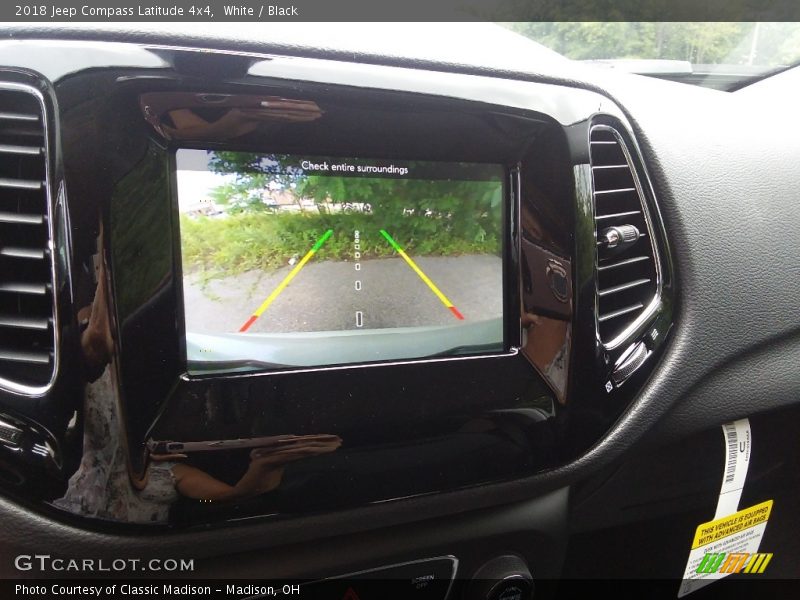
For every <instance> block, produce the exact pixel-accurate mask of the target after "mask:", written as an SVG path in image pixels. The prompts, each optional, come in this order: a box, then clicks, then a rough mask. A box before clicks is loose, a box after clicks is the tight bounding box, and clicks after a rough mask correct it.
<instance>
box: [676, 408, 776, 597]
mask: <svg viewBox="0 0 800 600" xmlns="http://www.w3.org/2000/svg"><path fill="white" fill-rule="evenodd" d="M722 433H723V435H724V436H725V469H724V470H723V472H722V486H721V487H720V491H719V499H718V500H717V510H716V512H715V513H714V518H713V519H712V520H711V521H709V522H708V523H702V524H701V525H699V526H698V527H697V530H696V532H695V537H694V542H693V543H692V549H691V551H690V552H689V559H688V561H687V562H686V569H685V570H684V573H683V582H682V584H681V587H680V589H679V590H678V598H682V597H683V596H685V595H687V594H690V593H692V592H694V591H695V590H698V589H700V588H701V587H703V586H706V585H708V584H709V583H711V582H712V581H715V580H717V579H721V578H723V577H726V576H728V575H730V574H731V573H739V572H747V573H751V572H752V573H754V574H755V573H761V572H763V569H764V568H766V565H767V563H769V560H770V559H771V558H772V555H771V554H770V555H769V557H768V558H765V556H766V555H761V554H759V553H758V549H759V546H760V545H761V538H762V537H764V530H765V529H766V527H767V519H768V518H769V514H770V511H771V510H772V500H768V501H766V502H762V503H761V504H757V505H755V506H751V507H750V508H746V509H744V510H738V508H739V500H740V499H741V497H742V490H743V489H744V483H745V480H746V479H747V469H748V467H749V466H750V451H751V446H752V435H751V430H750V420H749V419H740V420H739V421H734V422H733V423H726V424H725V425H723V426H722Z"/></svg>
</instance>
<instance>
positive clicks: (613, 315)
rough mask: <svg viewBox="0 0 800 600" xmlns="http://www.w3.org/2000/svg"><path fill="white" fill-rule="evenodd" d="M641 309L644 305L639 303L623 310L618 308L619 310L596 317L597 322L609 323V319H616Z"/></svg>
mask: <svg viewBox="0 0 800 600" xmlns="http://www.w3.org/2000/svg"><path fill="white" fill-rule="evenodd" d="M643 308H644V304H642V303H641V302H637V303H636V304H632V305H630V306H626V307H625V308H620V309H619V310H615V311H614V312H610V313H607V314H605V315H599V316H598V317H597V322H598V323H605V322H606V321H610V320H611V319H616V318H617V317H621V316H622V315H627V314H628V313H632V312H633V311H635V310H641V309H643Z"/></svg>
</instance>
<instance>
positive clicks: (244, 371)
mask: <svg viewBox="0 0 800 600" xmlns="http://www.w3.org/2000/svg"><path fill="white" fill-rule="evenodd" d="M11 44H12V46H13V48H11V49H10V50H14V49H16V50H14V51H13V52H12V51H9V52H8V53H6V54H5V55H4V56H7V57H10V58H9V60H11V59H13V60H14V64H13V65H11V64H9V65H6V66H7V67H9V68H7V69H5V70H3V71H2V72H0V80H1V81H2V82H4V83H3V84H2V85H3V86H4V87H3V88H2V89H1V90H0V101H2V102H5V103H6V104H5V105H3V106H0V113H1V114H2V115H3V117H2V118H3V119H5V120H3V122H2V125H3V129H2V130H0V136H3V135H5V136H6V139H0V143H3V144H10V145H13V146H15V147H16V146H25V144H23V143H22V142H24V141H25V140H26V139H28V140H30V139H32V136H34V135H36V136H39V137H38V138H36V139H37V140H38V142H36V143H38V144H39V147H40V148H41V152H37V153H36V154H35V155H33V154H30V153H29V154H25V153H23V154H21V155H20V156H19V157H17V158H15V160H16V161H17V162H14V163H13V164H11V163H8V165H9V166H8V167H7V169H8V173H5V174H4V175H3V179H0V187H3V190H2V192H3V199H2V202H4V204H3V207H0V211H3V212H0V215H7V214H8V215H10V216H9V217H7V218H6V217H5V216H3V218H1V219H0V227H3V228H8V230H9V232H11V231H12V230H13V235H14V236H17V237H15V238H13V239H14V240H17V241H15V243H14V244H13V245H11V246H13V248H12V250H14V251H13V252H12V250H8V251H7V249H6V248H5V246H4V247H3V254H2V260H3V261H5V262H7V263H8V265H9V269H7V270H4V272H3V273H4V274H3V275H0V278H5V279H7V281H6V280H3V281H1V282H0V291H1V292H2V293H3V295H4V296H8V298H10V299H9V300H8V302H7V304H4V305H3V306H4V317H6V318H4V319H3V320H0V328H12V330H13V332H14V335H15V336H16V337H15V338H14V339H15V345H14V346H13V347H8V348H0V368H2V369H3V371H2V373H0V375H2V377H3V379H2V380H0V421H2V427H0V436H2V460H1V462H0V483H2V486H3V490H4V492H5V493H6V494H8V495H11V496H12V497H14V498H17V499H19V500H20V501H22V502H25V503H27V504H29V505H30V506H33V507H35V509H36V510H40V511H44V512H47V513H49V514H51V515H52V516H54V517H56V518H60V519H67V520H71V521H72V522H75V523H79V524H80V525H81V526H86V527H101V528H103V529H109V530H116V529H118V528H123V529H124V528H125V527H133V526H135V527H148V528H150V530H152V531H154V532H158V531H160V529H161V528H171V529H178V530H186V529H192V528H197V527H205V526H208V525H211V524H215V525H219V524H224V523H228V522H232V521H236V520H240V519H252V518H258V519H266V520H270V519H273V520H279V519H285V518H290V517H296V516H300V515H310V514H323V513H328V512H332V511H336V510H342V509H347V508H352V507H358V506H365V505H370V504H376V505H377V504H382V503H386V502H389V501H395V500H399V499H405V498H409V497H422V496H428V495H435V494H439V493H444V492H449V491H453V490H460V489H468V488H474V487H476V486H491V485H492V484H495V483H498V482H504V481H505V482H508V481H515V480H524V479H526V478H529V477H531V476H533V475H535V474H538V473H543V472H546V471H548V470H552V469H555V468H558V467H560V466H563V465H566V464H569V463H570V462H572V461H574V460H576V459H577V458H579V457H580V456H581V454H582V453H584V452H585V451H586V450H587V449H589V448H590V447H592V446H593V445H594V444H596V443H597V442H598V441H599V440H600V439H601V438H602V437H603V435H604V434H605V433H606V432H607V431H608V430H609V428H610V426H611V425H612V424H613V423H614V421H615V420H616V419H617V418H618V417H619V415H620V414H621V413H622V412H623V411H624V410H625V408H626V407H627V405H628V403H629V402H630V400H631V399H632V397H633V396H634V395H635V393H636V391H637V390H638V389H639V387H640V386H641V384H642V383H643V381H644V380H645V379H646V377H647V375H648V373H649V371H650V370H651V369H652V366H653V365H654V364H655V362H656V360H657V356H658V354H659V352H660V350H661V348H662V346H663V343H664V341H665V340H666V339H667V337H668V335H669V332H670V328H671V324H672V323H671V318H672V317H671V315H672V309H671V285H672V274H671V265H670V260H669V249H668V246H667V243H666V238H665V236H664V234H663V230H662V227H661V222H660V219H659V216H658V209H657V205H656V204H655V198H654V197H653V192H652V189H651V188H650V186H649V180H648V177H647V172H646V169H645V167H644V165H643V163H642V160H641V157H640V155H639V153H638V149H637V146H636V142H635V139H634V137H633V135H632V132H631V129H630V127H629V125H628V123H627V121H626V119H625V117H624V115H623V114H622V113H621V112H620V110H619V109H618V108H617V107H616V106H615V105H614V104H613V103H612V102H611V101H610V100H608V99H607V98H605V97H602V96H600V95H598V94H595V93H593V92H590V91H586V90H581V89H572V88H567V87H562V86H556V85H549V84H543V83H530V82H521V81H507V80H499V79H492V78H488V77H479V76H474V75H459V74H453V73H433V72H427V71H415V70H410V69H403V68H397V67H380V66H369V65H355V64H348V63H344V62H335V61H326V60H319V59H308V58H293V57H286V56H271V55H269V56H268V55H253V54H244V53H243V54H235V53H229V52H214V51H199V50H191V49H184V48H171V47H161V46H143V45H135V44H108V45H99V46H97V47H93V48H92V53H91V61H89V60H88V59H87V58H86V57H87V56H88V55H87V54H86V53H85V52H81V51H80V50H81V47H82V46H81V44H82V43H81V42H70V43H67V42H63V43H56V42H53V43H49V42H44V41H42V42H39V41H28V42H23V43H18V42H13V43H11ZM60 44H61V46H64V47H63V48H62V47H61V46H60ZM20 47H26V48H28V49H29V50H31V52H30V53H25V52H22V51H20V50H19V48H20ZM33 50H35V51H36V52H32V51H33ZM60 51H63V53H64V54H63V57H65V58H64V60H61V61H53V63H52V64H50V65H47V66H46V67H45V66H42V65H41V64H38V63H37V64H28V63H27V62H26V58H25V57H26V56H28V55H34V54H37V55H38V53H47V52H50V53H57V52H60ZM10 67H13V68H10ZM26 103H27V104H26ZM28 105H30V106H28ZM31 107H32V108H31ZM7 114H10V115H18V116H19V115H22V117H25V118H17V119H9V118H6V117H5V115H7ZM26 119H27V120H26ZM30 124H36V125H37V127H34V128H32V129H31V128H30V127H29V128H28V129H25V127H27V126H29V125H30ZM20 140H22V141H20ZM12 142H13V144H12ZM26 147H27V146H26ZM3 160H4V161H5V159H3ZM35 161H39V163H36V162H35ZM3 164H4V165H6V162H4V163H3ZM37 165H38V166H37ZM4 168H5V167H4ZM37 169H38V170H37ZM7 180H8V181H10V182H11V183H10V184H9V185H7V183H8V181H7ZM15 181H16V182H17V183H14V182H15ZM31 181H34V182H36V187H35V189H34V185H33V184H32V183H30V182H31ZM20 182H22V183H20ZM36 191H46V194H44V195H40V196H38V197H36V198H34V197H33V195H34V192H36ZM37 198H38V200H37ZM36 202H39V204H40V205H41V206H39V204H36ZM36 211H39V212H38V213H37V212H36ZM32 215H33V216H32ZM36 215H38V216H36ZM34 218H35V219H36V222H35V223H34V222H33V220H32V219H34ZM26 227H28V229H25V228H26ZM37 227H38V228H37ZM9 235H11V234H9ZM36 236H39V237H40V238H41V239H39V241H36V240H37V239H38V238H36ZM8 239H12V238H8ZM34 242H35V243H36V244H39V246H41V245H42V244H44V247H45V248H46V251H44V252H43V253H42V255H41V257H38V255H37V257H38V258H36V260H38V261H40V262H38V263H35V264H37V265H39V266H38V267H36V268H37V269H38V270H35V269H33V270H32V269H28V268H27V267H26V265H28V264H34V263H31V262H30V261H33V260H34V259H33V258H32V252H34V250H36V247H34ZM15 249H17V250H15ZM19 249H21V250H19ZM26 260H27V261H29V262H28V263H24V261H26ZM5 262H4V264H5ZM5 273H11V274H12V275H13V276H11V275H9V276H8V277H7V276H6V275H5ZM34 287H35V290H34ZM28 296H33V297H35V298H37V299H38V300H37V302H40V304H41V305H34V304H31V303H28V302H27V300H26V298H27V297H28ZM30 310H36V311H39V312H37V313H36V314H35V315H34V314H32V313H31V314H28V312H26V311H30ZM26 324H27V325H28V327H23V326H24V325H26ZM33 325H36V327H34V326H33ZM20 331H24V335H23V334H22V333H20ZM31 331H33V332H34V333H30V332H31ZM25 336H28V337H25ZM9 339H10V338H9ZM3 343H5V342H3ZM9 357H10V358H9ZM10 364H13V365H14V368H11V367H9V366H8V365H10ZM19 365H22V366H23V367H24V368H21V367H18V366H19ZM101 481H102V482H105V483H103V484H100V483H98V482H101ZM89 489H91V490H92V493H91V494H87V492H86V490H89ZM445 550H446V549H445ZM498 553H499V556H506V555H505V554H503V552H502V549H501V548H498ZM443 556H449V554H448V552H446V551H445V552H444V554H443ZM447 560H450V559H447ZM478 562H479V561H477V560H476V561H475V565H473V567H474V568H475V569H478V567H479V566H480V565H479V564H478ZM493 572H494V571H493ZM523 579H525V578H524V577H523ZM525 581H527V579H525ZM523 583H524V582H523ZM525 585H527V583H525ZM487 593H489V592H487ZM490 595H491V594H490ZM487 597H488V596H487Z"/></svg>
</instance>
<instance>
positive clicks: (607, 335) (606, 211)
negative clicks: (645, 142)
mask: <svg viewBox="0 0 800 600" xmlns="http://www.w3.org/2000/svg"><path fill="white" fill-rule="evenodd" d="M589 141H590V155H591V166H592V182H593V187H594V214H595V234H596V235H595V237H596V240H597V320H598V328H599V332H600V339H601V341H602V342H603V344H604V345H606V347H614V346H617V345H619V344H620V343H621V342H622V341H624V339H625V338H626V336H627V334H628V333H629V332H630V331H631V330H632V329H633V328H635V326H636V325H638V324H639V323H640V322H641V321H642V320H644V319H645V318H646V317H647V315H648V314H649V313H650V312H651V310H652V308H653V305H654V303H655V301H656V298H657V296H658V293H659V281H658V278H659V266H658V263H657V256H658V255H657V253H656V251H655V248H654V246H653V239H652V227H651V224H650V221H649V216H648V213H647V206H646V204H645V202H644V198H643V197H642V188H641V184H640V182H639V178H638V177H637V175H636V172H635V170H634V168H633V164H632V163H631V158H630V153H629V151H628V149H627V147H626V146H625V144H624V142H623V141H622V138H621V137H620V135H619V134H618V132H617V131H616V130H615V129H613V128H611V127H609V126H606V125H595V126H594V127H592V130H591V133H590V139H589Z"/></svg>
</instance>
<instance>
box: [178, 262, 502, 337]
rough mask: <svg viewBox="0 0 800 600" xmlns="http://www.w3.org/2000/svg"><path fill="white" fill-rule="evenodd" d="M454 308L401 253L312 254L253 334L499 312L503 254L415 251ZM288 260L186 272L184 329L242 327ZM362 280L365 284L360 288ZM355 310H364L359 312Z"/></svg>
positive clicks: (444, 321)
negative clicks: (262, 266)
mask: <svg viewBox="0 0 800 600" xmlns="http://www.w3.org/2000/svg"><path fill="white" fill-rule="evenodd" d="M412 258H413V260H414V262H415V263H416V264H417V265H418V266H419V268H420V269H421V270H422V271H423V272H424V273H425V275H427V276H428V278H429V279H430V280H431V281H432V282H433V283H434V284H435V286H436V287H438V288H439V290H441V292H442V293H443V294H444V295H445V296H446V297H447V298H448V299H449V300H450V301H451V302H452V303H453V304H454V305H455V307H457V309H458V312H460V313H461V314H462V315H463V317H464V320H463V321H461V320H459V319H458V318H457V317H456V316H455V315H454V313H453V312H451V311H450V310H449V309H448V308H447V307H446V306H445V305H444V304H443V303H442V301H441V300H440V299H439V298H438V297H437V296H436V294H435V293H434V292H433V291H432V290H431V289H430V287H429V286H428V285H427V284H426V283H425V282H424V281H423V280H422V279H421V278H420V276H419V275H418V274H417V273H415V272H414V270H413V269H412V268H411V267H410V266H409V265H408V264H407V263H406V261H405V260H403V259H402V258H400V257H396V258H381V259H371V260H363V261H361V262H360V270H358V271H356V269H355V263H354V262H346V261H319V260H311V261H309V262H308V263H307V264H306V265H305V266H304V267H303V268H302V269H301V270H300V271H299V272H298V273H297V274H296V276H295V277H294V278H293V279H292V280H291V282H290V283H289V285H288V286H286V288H285V289H283V291H281V292H280V294H278V296H277V297H276V298H275V300H274V301H273V302H272V303H271V304H270V305H269V307H268V308H267V309H266V310H265V311H264V312H263V314H262V315H261V316H260V317H259V318H258V319H257V320H256V321H254V322H253V324H252V325H251V326H250V327H249V329H248V330H247V332H248V333H259V332H261V333H264V332H270V333H288V332H297V331H338V330H348V329H357V328H359V327H358V323H360V324H361V328H363V329H382V328H386V327H414V326H427V325H459V324H463V323H469V322H470V321H474V320H484V319H490V318H496V317H500V316H501V315H502V289H503V286H502V261H501V259H500V258H499V257H497V256H491V255H465V256H429V257H412ZM291 270H292V267H291V266H286V267H283V268H280V269H278V270H276V271H273V272H265V271H248V272H245V273H242V274H240V275H232V276H230V277H225V278H223V279H214V280H212V281H210V282H209V283H208V284H207V286H206V288H205V289H203V288H202V286H201V284H200V278H199V277H198V276H197V275H187V276H186V277H184V282H183V285H184V298H185V304H186V329H187V331H190V332H196V333H230V332H236V331H239V329H240V328H241V327H242V325H243V324H244V323H245V322H247V321H248V319H249V318H250V316H251V315H252V314H253V313H254V311H255V310H256V309H257V308H258V307H259V306H260V305H261V304H262V303H263V302H264V300H265V299H266V298H267V297H268V296H269V295H270V294H271V293H272V292H273V291H274V290H275V289H276V288H277V287H278V286H279V285H280V283H281V281H283V280H284V278H285V277H286V276H287V275H288V274H289V272H290V271H291ZM356 282H360V289H356V288H357V287H358V285H359V284H357V283H356ZM357 313H361V314H360V316H359V315H357Z"/></svg>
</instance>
